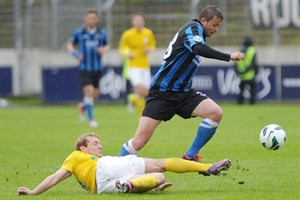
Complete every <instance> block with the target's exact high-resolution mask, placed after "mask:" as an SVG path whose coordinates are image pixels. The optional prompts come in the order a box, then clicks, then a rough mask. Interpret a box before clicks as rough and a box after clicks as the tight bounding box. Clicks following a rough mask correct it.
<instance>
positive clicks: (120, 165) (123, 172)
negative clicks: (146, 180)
mask: <svg viewBox="0 0 300 200" xmlns="http://www.w3.org/2000/svg"><path fill="white" fill-rule="evenodd" d="M136 174H145V162H144V159H143V158H141V157H137V156H135V155H128V156H124V157H117V156H104V157H102V158H100V159H99V161H98V163H97V170H96V182H97V190H98V194H99V193H116V192H120V191H119V190H118V189H117V188H116V187H115V185H116V180H124V181H125V180H128V179H130V178H131V177H132V176H133V175H136Z"/></svg>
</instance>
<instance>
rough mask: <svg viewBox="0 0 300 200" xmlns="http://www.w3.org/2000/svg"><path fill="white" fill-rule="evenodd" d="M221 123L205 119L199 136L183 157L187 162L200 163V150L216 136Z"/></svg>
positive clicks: (200, 127) (199, 129)
mask: <svg viewBox="0 0 300 200" xmlns="http://www.w3.org/2000/svg"><path fill="white" fill-rule="evenodd" d="M218 125H219V123H217V122H214V121H212V120H210V119H208V118H206V119H203V120H202V122H201V124H200V126H199V127H198V131H197V135H196V137H195V139H194V141H193V143H192V145H191V146H190V148H189V149H188V150H187V151H186V153H185V154H184V155H183V158H184V159H186V160H195V161H199V159H198V158H197V156H198V152H199V151H200V149H201V148H202V147H203V146H204V145H205V144H206V143H207V142H208V141H209V140H210V139H211V138H212V136H213V135H214V134H215V132H216V130H217V127H218Z"/></svg>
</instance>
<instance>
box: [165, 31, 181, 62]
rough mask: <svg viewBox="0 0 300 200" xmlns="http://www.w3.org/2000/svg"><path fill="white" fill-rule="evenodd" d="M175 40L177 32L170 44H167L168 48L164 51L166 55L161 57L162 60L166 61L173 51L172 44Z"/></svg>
mask: <svg viewBox="0 0 300 200" xmlns="http://www.w3.org/2000/svg"><path fill="white" fill-rule="evenodd" d="M177 38H178V32H177V33H176V35H175V36H174V38H173V39H172V41H171V42H170V44H169V46H168V48H167V50H166V53H165V54H164V56H163V59H164V60H166V59H167V58H169V56H170V55H171V53H172V51H173V44H174V43H175V42H176V40H177Z"/></svg>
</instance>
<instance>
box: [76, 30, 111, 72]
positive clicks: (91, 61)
mask: <svg viewBox="0 0 300 200" xmlns="http://www.w3.org/2000/svg"><path fill="white" fill-rule="evenodd" d="M71 42H72V44H73V45H77V46H78V50H79V52H80V54H82V55H83V60H82V61H81V62H80V64H79V69H80V71H101V70H102V62H101V56H100V55H99V53H98V48H99V47H103V46H105V45H107V44H108V40H107V36H106V32H105V31H104V30H103V29H100V28H97V29H96V31H94V32H91V31H88V30H87V29H86V28H78V29H76V30H75V32H74V34H73V36H72V38H71Z"/></svg>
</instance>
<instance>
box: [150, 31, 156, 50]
mask: <svg viewBox="0 0 300 200" xmlns="http://www.w3.org/2000/svg"><path fill="white" fill-rule="evenodd" d="M149 48H150V49H151V51H153V50H154V49H155V48H156V40H155V37H154V34H153V32H152V31H151V30H149Z"/></svg>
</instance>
